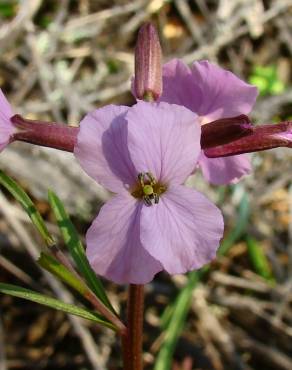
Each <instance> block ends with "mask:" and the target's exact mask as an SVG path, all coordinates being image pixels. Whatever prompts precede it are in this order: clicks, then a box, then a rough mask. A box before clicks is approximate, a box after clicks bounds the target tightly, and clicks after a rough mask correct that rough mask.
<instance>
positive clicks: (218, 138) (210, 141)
mask: <svg viewBox="0 0 292 370" xmlns="http://www.w3.org/2000/svg"><path fill="white" fill-rule="evenodd" d="M252 132H253V126H252V125H251V123H250V120H249V118H248V117H247V116H245V115H244V114H242V115H240V116H236V117H230V118H221V119H218V120H216V121H213V122H209V123H206V124H205V125H202V135H201V147H202V149H208V148H212V147H215V146H218V145H223V144H227V143H230V142H231V141H234V140H237V139H239V138H241V137H243V136H247V135H249V134H251V133H252Z"/></svg>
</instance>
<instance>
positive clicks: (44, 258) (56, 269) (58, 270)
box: [37, 252, 88, 296]
mask: <svg viewBox="0 0 292 370" xmlns="http://www.w3.org/2000/svg"><path fill="white" fill-rule="evenodd" d="M37 263H38V264H39V265H40V266H41V267H42V268H44V269H45V270H47V271H49V272H50V273H51V274H53V275H54V276H56V277H57V278H58V279H60V280H62V281H64V282H65V283H66V284H68V285H69V286H71V287H72V288H73V289H75V290H77V292H79V293H80V294H81V295H82V296H84V295H85V294H86V292H87V290H88V288H87V287H86V285H85V284H84V283H83V282H82V281H81V280H79V279H78V278H77V277H76V276H75V275H73V274H72V272H71V271H69V270H68V269H67V267H65V266H64V265H62V264H61V263H60V262H59V261H57V260H56V259H55V258H54V257H52V256H50V255H49V254H46V253H43V252H42V253H41V255H40V257H39V259H38V260H37Z"/></svg>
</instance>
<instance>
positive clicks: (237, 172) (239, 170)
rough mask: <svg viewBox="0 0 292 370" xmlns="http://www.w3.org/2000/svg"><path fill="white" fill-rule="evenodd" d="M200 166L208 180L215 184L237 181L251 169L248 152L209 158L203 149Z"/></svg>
mask: <svg viewBox="0 0 292 370" xmlns="http://www.w3.org/2000/svg"><path fill="white" fill-rule="evenodd" d="M199 166H200V168H201V170H202V172H203V175H204V177H205V178H206V180H207V181H209V182H210V183H211V184H214V185H225V184H230V183H236V182H237V181H238V180H239V179H240V178H241V177H242V176H244V175H248V174H249V173H250V171H251V164H250V160H249V156H248V155H246V154H240V155H234V156H231V157H222V158H207V157H206V156H205V154H204V152H203V151H202V154H201V157H200V160H199Z"/></svg>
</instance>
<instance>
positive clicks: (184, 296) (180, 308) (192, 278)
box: [154, 269, 205, 370]
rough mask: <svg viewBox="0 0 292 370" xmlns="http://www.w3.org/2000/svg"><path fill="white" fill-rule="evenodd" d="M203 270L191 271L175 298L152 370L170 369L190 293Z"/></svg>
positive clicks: (188, 305) (190, 296) (187, 309)
mask: <svg viewBox="0 0 292 370" xmlns="http://www.w3.org/2000/svg"><path fill="white" fill-rule="evenodd" d="M204 272H205V270H204V269H202V270H200V271H193V272H191V273H190V274H189V275H188V282H187V284H186V286H185V287H184V288H183V289H182V291H181V292H180V293H179V295H178V296H177V298H176V300H175V303H174V305H173V311H172V316H171V320H170V321H169V324H168V327H167V330H166V331H165V337H164V341H163V345H162V347H161V349H160V351H159V354H158V356H157V359H156V362H155V367H154V370H169V369H171V363H172V357H173V353H174V349H175V346H176V343H177V341H178V338H179V335H180V333H181V332H182V330H183V327H184V325H185V321H186V317H187V314H188V312H189V309H190V305H191V299H192V291H193V289H194V288H195V286H196V285H197V283H198V282H199V281H200V279H201V276H202V274H203V273H204Z"/></svg>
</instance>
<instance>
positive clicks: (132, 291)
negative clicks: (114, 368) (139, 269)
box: [122, 284, 144, 370]
mask: <svg viewBox="0 0 292 370" xmlns="http://www.w3.org/2000/svg"><path fill="white" fill-rule="evenodd" d="M143 312H144V285H135V284H130V286H129V292H128V306H127V333H126V335H124V336H123V337H122V351H123V362H124V370H143V359H142V346H143V316H144V315H143Z"/></svg>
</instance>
